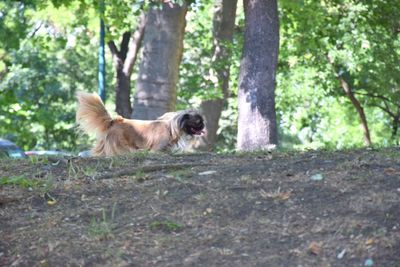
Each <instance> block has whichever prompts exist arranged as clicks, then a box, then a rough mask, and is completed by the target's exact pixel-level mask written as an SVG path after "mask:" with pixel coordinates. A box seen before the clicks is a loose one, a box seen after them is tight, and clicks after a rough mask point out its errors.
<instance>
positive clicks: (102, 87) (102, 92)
mask: <svg viewBox="0 0 400 267" xmlns="http://www.w3.org/2000/svg"><path fill="white" fill-rule="evenodd" d="M103 17H104V1H100V44H99V96H100V98H101V100H103V103H105V102H106V59H105V56H104V52H105V48H104V38H105V26H104V20H103Z"/></svg>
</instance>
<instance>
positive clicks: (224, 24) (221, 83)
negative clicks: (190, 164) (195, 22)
mask: <svg viewBox="0 0 400 267" xmlns="http://www.w3.org/2000/svg"><path fill="white" fill-rule="evenodd" d="M236 7H237V0H215V7H214V19H213V35H214V55H213V59H212V64H211V65H212V66H213V69H212V70H211V71H213V72H216V73H215V74H216V76H217V78H218V82H217V84H215V87H216V88H218V89H220V90H222V94H223V98H222V99H221V98H219V99H212V100H205V101H202V103H201V106H200V108H201V110H202V112H203V114H204V116H205V118H206V121H207V136H205V137H203V138H202V139H201V141H200V143H199V144H197V145H196V146H197V147H198V148H202V147H205V148H208V149H211V148H212V147H213V146H214V144H215V142H216V140H217V130H218V122H219V119H220V117H221V112H222V109H223V107H224V104H225V102H226V100H227V98H228V95H229V74H230V58H231V54H232V53H231V49H230V45H231V44H232V39H233V29H234V26H235V18H236Z"/></svg>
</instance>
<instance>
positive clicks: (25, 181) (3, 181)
mask: <svg viewBox="0 0 400 267" xmlns="http://www.w3.org/2000/svg"><path fill="white" fill-rule="evenodd" d="M42 184H43V182H42V181H39V180H36V179H29V178H25V177H23V176H13V177H1V178H0V186H4V185H16V186H20V187H23V188H37V187H40V186H41V185H42Z"/></svg>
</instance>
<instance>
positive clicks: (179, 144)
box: [76, 92, 205, 156]
mask: <svg viewBox="0 0 400 267" xmlns="http://www.w3.org/2000/svg"><path fill="white" fill-rule="evenodd" d="M77 98H78V109H77V112H76V121H77V123H78V125H79V128H80V129H81V130H83V131H84V132H85V133H95V134H96V139H97V140H96V144H95V146H94V147H93V149H92V154H93V155H94V156H112V155H119V154H123V153H127V152H132V151H135V150H139V149H147V150H152V151H165V150H171V151H182V152H183V151H186V150H188V149H189V148H190V146H191V144H192V142H194V141H195V140H196V138H197V137H199V136H201V135H203V134H204V133H205V122H204V118H203V116H201V115H200V114H199V113H198V112H195V111H190V110H186V111H177V112H168V113H165V114H164V115H162V116H161V117H159V118H158V119H157V120H130V119H125V118H122V117H121V116H117V117H116V118H114V119H113V118H111V116H110V114H109V113H108V112H107V110H106V108H105V106H104V104H103V102H102V101H101V99H100V97H99V96H98V95H97V94H94V93H93V94H92V93H85V92H78V93H77Z"/></svg>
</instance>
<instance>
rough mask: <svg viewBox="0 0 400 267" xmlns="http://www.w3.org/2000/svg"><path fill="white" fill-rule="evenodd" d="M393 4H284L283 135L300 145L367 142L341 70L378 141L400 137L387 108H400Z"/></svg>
mask: <svg viewBox="0 0 400 267" xmlns="http://www.w3.org/2000/svg"><path fill="white" fill-rule="evenodd" d="M393 4H394V3H393V2H390V3H389V2H386V1H376V2H359V1H353V0H343V1H301V2H293V1H282V3H281V49H280V70H279V75H278V88H277V106H278V112H279V117H280V119H281V123H283V125H282V126H283V127H281V129H282V132H283V136H284V137H285V136H289V139H290V138H291V137H295V138H296V139H297V140H298V141H300V142H299V143H300V144H301V145H296V144H292V145H293V146H294V147H304V146H305V147H313V148H314V147H336V148H341V147H353V146H361V145H362V132H361V128H360V125H359V119H358V116H357V114H356V112H355V109H354V107H353V106H352V105H351V104H350V101H349V100H348V99H347V97H345V95H344V92H343V90H342V89H341V88H340V84H339V81H338V79H337V77H336V75H340V76H341V77H342V78H343V79H345V80H346V82H348V83H349V85H350V87H351V89H352V91H353V92H354V93H355V94H356V97H357V98H358V99H359V100H360V102H361V104H362V105H363V106H364V109H365V112H366V116H367V119H368V122H369V126H370V128H371V131H372V140H373V142H374V143H376V144H381V145H389V144H391V143H393V142H396V139H398V138H397V137H395V136H390V134H388V132H390V131H388V127H394V126H395V125H394V124H393V125H392V126H390V125H391V121H392V120H393V118H391V115H390V114H389V113H388V111H391V112H393V113H396V112H397V110H398V108H399V107H400V106H399V105H400V102H399V94H398V93H399V79H398V77H399V75H398V74H399V72H400V67H399V64H397V63H395V62H399V55H400V45H399V39H398V31H397V32H396V30H395V29H396V28H398V21H397V19H396V18H398V16H399V15H400V13H399V10H400V9H399V7H400V6H399V3H397V4H395V6H396V5H397V7H394V6H393ZM396 36H397V38H396ZM328 57H330V58H331V59H332V60H333V62H334V64H333V65H332V64H330V63H329V62H328V60H327V58H328ZM382 97H384V98H385V101H382ZM379 105H381V106H382V107H383V108H382V107H381V108H380V110H379V109H377V108H376V107H377V106H379ZM384 108H385V109H386V111H384V110H383V109H384ZM384 125H385V126H384Z"/></svg>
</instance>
